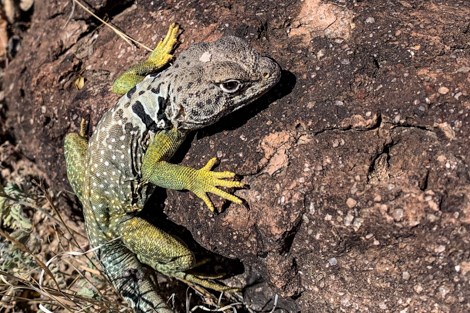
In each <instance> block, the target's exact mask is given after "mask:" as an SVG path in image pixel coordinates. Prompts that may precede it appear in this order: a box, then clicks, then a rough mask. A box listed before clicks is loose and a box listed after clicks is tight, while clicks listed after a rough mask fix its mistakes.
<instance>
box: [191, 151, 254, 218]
mask: <svg viewBox="0 0 470 313" xmlns="http://www.w3.org/2000/svg"><path fill="white" fill-rule="evenodd" d="M217 162H218V160H217V158H212V159H210V160H209V161H208V162H207V164H206V165H204V166H203V167H202V168H200V169H199V170H196V172H195V175H196V177H195V179H194V180H193V186H192V188H191V189H190V190H191V191H192V192H193V193H194V194H195V195H196V196H197V197H198V198H200V199H201V200H202V201H204V203H205V204H206V205H207V207H208V208H209V210H211V211H212V212H215V207H214V205H213V204H212V201H211V200H210V198H209V197H208V196H207V193H209V192H210V193H213V194H215V195H217V196H219V197H221V198H223V199H226V200H229V201H231V202H234V203H237V204H241V203H242V200H241V199H240V198H238V197H237V196H235V195H232V194H230V193H228V192H226V191H224V190H222V189H220V188H218V187H225V188H242V187H244V186H245V184H244V183H242V182H240V181H235V180H227V179H231V178H233V177H235V175H236V174H235V173H233V172H229V171H223V172H214V171H212V168H213V167H214V165H215V164H216V163H217Z"/></svg>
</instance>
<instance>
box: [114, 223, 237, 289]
mask: <svg viewBox="0 0 470 313" xmlns="http://www.w3.org/2000/svg"><path fill="white" fill-rule="evenodd" d="M118 227H119V230H118V233H120V234H122V241H123V243H124V245H125V246H126V247H127V248H128V249H129V250H131V251H132V252H134V253H135V254H136V255H137V258H138V259H139V260H140V261H141V262H142V263H145V264H147V265H149V266H150V267H152V268H154V269H155V270H157V271H158V272H160V273H162V274H164V275H166V276H170V277H174V278H176V279H178V280H181V281H183V282H185V283H187V284H189V285H193V284H194V285H199V286H202V287H205V288H209V289H213V290H216V291H228V290H235V289H237V288H232V287H227V286H224V285H221V284H219V283H216V282H212V281H209V280H207V279H204V278H202V277H199V276H197V275H194V274H190V273H187V272H186V271H188V270H190V269H192V268H194V266H195V265H196V263H195V258H194V255H193V253H192V252H191V250H189V249H188V248H187V247H186V246H185V245H184V244H183V243H182V242H181V241H179V240H178V239H176V238H175V237H173V236H170V235H169V234H167V233H165V232H164V231H162V230H160V229H159V228H157V227H155V226H153V225H152V224H150V223H149V222H147V221H146V220H144V219H142V218H140V217H133V218H130V219H128V220H126V221H123V222H120V223H119V226H118Z"/></svg>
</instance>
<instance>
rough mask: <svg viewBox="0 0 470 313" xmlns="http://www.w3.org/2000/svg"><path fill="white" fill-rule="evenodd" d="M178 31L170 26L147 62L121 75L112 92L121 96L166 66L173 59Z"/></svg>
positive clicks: (173, 26) (172, 25)
mask: <svg viewBox="0 0 470 313" xmlns="http://www.w3.org/2000/svg"><path fill="white" fill-rule="evenodd" d="M178 31H179V26H178V25H177V24H174V23H173V24H171V25H170V27H169V29H168V33H167V34H166V36H165V38H164V39H163V40H161V41H160V42H159V43H158V44H157V46H156V47H155V49H154V50H153V51H152V52H151V53H150V56H149V57H148V58H147V60H145V61H144V62H142V63H139V64H136V65H134V66H132V67H131V68H129V69H128V70H127V71H125V72H124V73H123V74H121V76H119V77H118V78H117V79H116V80H115V81H114V83H113V88H112V91H113V92H114V93H117V94H118V95H123V94H125V93H126V92H128V91H129V90H130V89H131V88H133V87H134V86H135V85H137V84H138V83H140V82H141V81H142V80H143V79H144V77H145V76H146V75H148V74H150V73H152V72H156V71H158V70H159V69H161V68H162V67H163V66H165V65H166V64H168V62H170V60H171V59H172V58H173V55H172V54H171V52H172V51H173V49H174V47H175V46H176V43H177V42H178Z"/></svg>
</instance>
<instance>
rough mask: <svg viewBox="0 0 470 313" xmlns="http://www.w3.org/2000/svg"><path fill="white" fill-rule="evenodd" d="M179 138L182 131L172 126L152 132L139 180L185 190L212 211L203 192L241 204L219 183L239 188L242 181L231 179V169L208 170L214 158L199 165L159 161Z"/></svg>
mask: <svg viewBox="0 0 470 313" xmlns="http://www.w3.org/2000/svg"><path fill="white" fill-rule="evenodd" d="M183 140H184V134H183V133H182V132H181V131H178V130H176V129H173V130H170V131H162V132H160V133H158V134H157V135H156V136H155V138H154V139H153V141H152V142H151V143H150V145H149V147H148V149H147V151H146V153H145V155H144V159H143V162H142V182H143V183H147V182H150V183H152V184H154V185H157V186H159V187H162V188H167V189H174V190H184V189H185V190H189V191H191V192H193V193H194V194H195V195H196V196H197V197H199V198H200V199H202V200H203V201H204V203H205V204H206V205H207V207H208V208H209V209H210V210H211V211H212V212H214V211H215V208H214V205H213V204H212V202H211V200H210V199H209V197H208V196H207V193H213V194H216V195H218V196H219V197H221V198H224V199H226V200H229V201H231V202H234V203H238V204H241V203H242V200H241V199H240V198H238V197H236V196H234V195H232V194H230V193H228V192H226V191H224V190H222V189H220V188H219V187H226V188H240V187H243V186H244V184H243V183H242V182H239V181H234V180H231V179H233V178H234V177H235V173H233V172H229V171H224V172H215V171H212V168H213V167H214V165H215V164H216V162H217V159H216V158H212V159H210V160H209V161H208V162H207V164H206V165H205V166H204V167H202V168H200V169H194V168H191V167H187V166H182V165H178V164H172V163H169V162H166V161H163V160H166V159H168V157H169V156H171V155H173V153H174V152H175V151H176V149H177V148H178V147H179V146H180V144H181V143H182V141H183Z"/></svg>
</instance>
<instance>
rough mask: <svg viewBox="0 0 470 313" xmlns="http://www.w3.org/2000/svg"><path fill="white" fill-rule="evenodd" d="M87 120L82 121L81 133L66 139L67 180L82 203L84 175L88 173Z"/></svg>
mask: <svg viewBox="0 0 470 313" xmlns="http://www.w3.org/2000/svg"><path fill="white" fill-rule="evenodd" d="M87 124H88V122H87V120H86V119H82V121H81V123H80V131H79V133H68V134H67V135H66V136H65V139H64V155H65V163H66V166H67V178H68V180H69V182H70V185H71V186H72V189H73V191H74V192H75V194H76V195H77V196H78V198H79V199H80V201H82V196H83V192H84V190H83V188H84V184H83V183H84V177H85V175H84V173H85V172H86V166H85V165H86V154H87V150H88V139H87V138H86V129H87Z"/></svg>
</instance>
